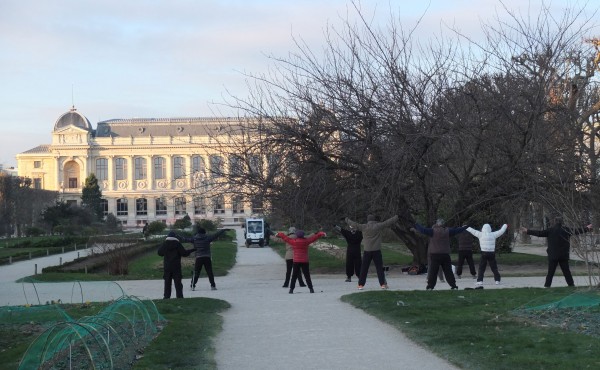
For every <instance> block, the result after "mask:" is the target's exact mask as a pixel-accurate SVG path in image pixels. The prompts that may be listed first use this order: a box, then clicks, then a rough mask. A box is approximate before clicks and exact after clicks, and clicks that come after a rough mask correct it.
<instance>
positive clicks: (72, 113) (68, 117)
mask: <svg viewBox="0 0 600 370" xmlns="http://www.w3.org/2000/svg"><path fill="white" fill-rule="evenodd" d="M71 125H73V126H76V127H80V128H82V129H85V130H88V131H92V125H91V124H90V121H89V120H88V119H87V118H86V117H85V116H84V115H83V114H81V113H79V112H77V109H75V107H73V108H71V110H69V111H68V112H67V113H64V114H63V115H62V116H60V117H58V119H57V120H56V123H55V124H54V131H56V130H60V129H61V128H64V127H67V126H71Z"/></svg>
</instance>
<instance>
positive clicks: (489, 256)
mask: <svg viewBox="0 0 600 370" xmlns="http://www.w3.org/2000/svg"><path fill="white" fill-rule="evenodd" d="M507 227H508V225H506V224H504V225H502V227H501V228H500V229H499V230H496V231H492V227H491V226H490V224H485V225H483V227H482V228H481V231H478V230H475V229H473V228H472V227H469V228H467V231H468V232H469V233H471V234H472V235H473V236H475V237H476V238H478V239H479V248H480V249H481V259H480V260H479V271H478V272H477V282H476V283H475V284H476V285H477V286H482V285H483V274H484V273H485V269H486V267H487V264H488V262H489V264H490V268H491V269H492V273H493V274H494V280H495V281H496V284H500V272H498V264H497V263H496V239H498V238H499V237H500V236H502V234H504V232H505V231H506V228H507Z"/></svg>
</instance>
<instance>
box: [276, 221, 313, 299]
mask: <svg viewBox="0 0 600 370" xmlns="http://www.w3.org/2000/svg"><path fill="white" fill-rule="evenodd" d="M287 236H289V237H290V238H292V239H295V238H296V228H295V227H293V226H292V227H290V228H289V229H288V233H287ZM277 239H278V240H281V241H283V239H279V238H277ZM283 242H284V243H285V241H283ZM284 258H285V280H284V281H283V288H288V287H289V286H290V277H291V276H292V267H293V265H294V248H293V247H292V245H291V244H290V243H285V256H284ZM298 284H300V286H301V287H305V286H306V284H304V280H302V274H300V275H298Z"/></svg>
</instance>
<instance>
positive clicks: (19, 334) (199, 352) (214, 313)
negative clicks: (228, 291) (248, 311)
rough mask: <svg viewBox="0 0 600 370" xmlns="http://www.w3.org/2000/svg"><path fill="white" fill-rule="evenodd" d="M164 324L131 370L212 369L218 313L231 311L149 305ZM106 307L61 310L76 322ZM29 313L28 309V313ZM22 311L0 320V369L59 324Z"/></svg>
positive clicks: (199, 303)
mask: <svg viewBox="0 0 600 370" xmlns="http://www.w3.org/2000/svg"><path fill="white" fill-rule="evenodd" d="M154 303H155V304H156V306H157V308H158V311H159V312H160V314H161V315H162V316H163V317H164V318H165V319H166V320H167V324H166V325H165V327H164V328H163V330H162V331H161V332H160V333H159V335H158V336H157V337H156V338H155V339H154V340H153V341H152V342H151V343H150V344H149V345H148V346H147V347H146V348H145V349H144V352H143V357H142V358H141V359H140V360H139V361H137V362H136V363H135V364H134V367H133V368H134V369H157V370H158V369H161V370H162V369H216V368H217V366H216V360H215V346H214V341H215V338H216V336H217V335H218V334H219V332H220V331H221V329H222V323H223V319H222V317H221V316H220V313H221V312H222V311H224V310H226V309H228V308H230V307H231V306H230V305H229V303H227V302H225V301H222V300H217V299H211V298H186V299H170V300H157V301H154ZM106 305H108V303H91V304H86V305H60V308H61V309H64V310H65V311H66V313H67V314H68V315H69V316H70V317H72V318H74V319H78V318H81V317H83V316H92V315H95V314H97V313H99V312H100V311H101V310H102V309H103V308H104V307H105V306H106ZM32 311H33V309H32ZM27 314H28V313H27V311H23V312H21V314H20V315H19V316H18V317H14V318H15V319H14V320H12V319H11V317H10V315H5V317H4V319H3V321H2V323H0V348H2V350H1V351H0V364H2V365H0V367H1V368H2V369H16V368H18V366H19V363H20V361H21V358H22V357H23V355H24V354H25V352H26V351H27V348H28V347H29V345H30V344H31V343H32V342H33V341H34V340H35V339H36V338H37V337H38V335H40V334H41V333H42V332H43V331H44V330H45V329H46V328H48V327H50V326H51V325H53V324H55V323H57V322H58V321H60V319H62V318H61V317H60V316H59V315H57V314H53V312H52V310H49V311H48V314H46V315H36V316H35V318H32V319H27V320H26V319H25V318H26V317H27Z"/></svg>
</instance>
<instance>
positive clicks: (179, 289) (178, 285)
mask: <svg viewBox="0 0 600 370" xmlns="http://www.w3.org/2000/svg"><path fill="white" fill-rule="evenodd" d="M164 279H165V289H164V294H163V298H164V299H169V298H171V283H175V296H176V297H177V298H183V283H182V282H181V272H180V273H173V272H165V275H164Z"/></svg>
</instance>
